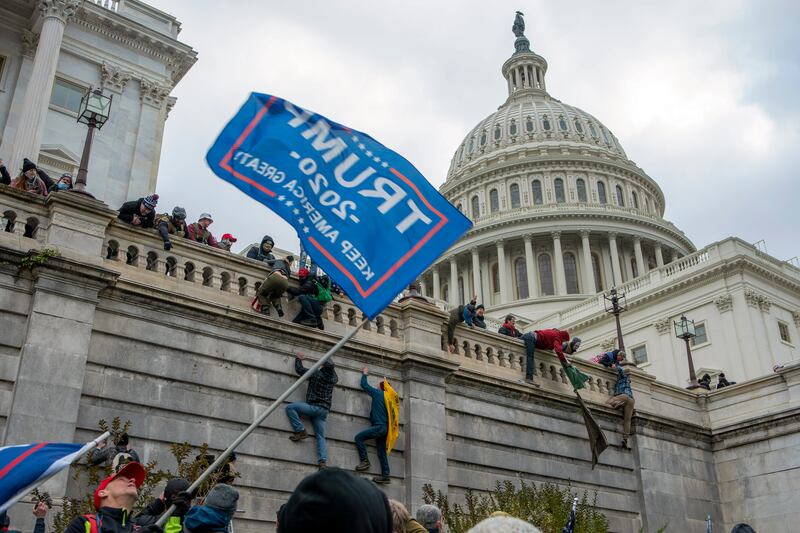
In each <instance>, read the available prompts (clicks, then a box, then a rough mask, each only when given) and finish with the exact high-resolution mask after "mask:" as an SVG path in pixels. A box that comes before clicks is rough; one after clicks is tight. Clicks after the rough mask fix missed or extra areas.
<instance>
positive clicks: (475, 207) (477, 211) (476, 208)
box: [472, 195, 481, 219]
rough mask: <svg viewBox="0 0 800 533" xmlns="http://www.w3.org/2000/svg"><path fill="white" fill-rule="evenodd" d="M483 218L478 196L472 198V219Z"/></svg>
mask: <svg viewBox="0 0 800 533" xmlns="http://www.w3.org/2000/svg"><path fill="white" fill-rule="evenodd" d="M480 216H481V203H480V200H478V196H477V195H475V196H473V197H472V218H473V219H476V218H478V217H480Z"/></svg>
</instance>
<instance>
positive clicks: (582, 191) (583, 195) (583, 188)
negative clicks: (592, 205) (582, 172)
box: [575, 178, 587, 202]
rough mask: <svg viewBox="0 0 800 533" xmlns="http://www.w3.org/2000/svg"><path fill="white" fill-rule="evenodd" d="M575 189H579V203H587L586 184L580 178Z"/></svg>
mask: <svg viewBox="0 0 800 533" xmlns="http://www.w3.org/2000/svg"><path fill="white" fill-rule="evenodd" d="M575 187H576V188H577V189H578V201H579V202H586V201H587V200H586V182H585V181H583V179H581V178H578V180H577V181H576V182H575Z"/></svg>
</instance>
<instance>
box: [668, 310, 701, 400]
mask: <svg viewBox="0 0 800 533" xmlns="http://www.w3.org/2000/svg"><path fill="white" fill-rule="evenodd" d="M674 324H675V336H676V337H677V338H679V339H683V341H684V342H685V343H686V357H687V358H688V360H689V386H688V387H686V388H687V389H698V388H700V384H699V383H697V375H696V374H695V373H694V362H693V361H692V348H691V347H690V346H689V339H691V338H692V337H694V336H695V330H694V320H688V319H687V318H686V316H684V315H681V320H680V322H674Z"/></svg>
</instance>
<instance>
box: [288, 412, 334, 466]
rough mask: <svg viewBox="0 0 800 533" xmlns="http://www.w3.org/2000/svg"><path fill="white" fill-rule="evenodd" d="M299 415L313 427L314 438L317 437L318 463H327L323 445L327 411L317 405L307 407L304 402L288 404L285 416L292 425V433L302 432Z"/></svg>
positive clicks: (325, 448)
mask: <svg viewBox="0 0 800 533" xmlns="http://www.w3.org/2000/svg"><path fill="white" fill-rule="evenodd" d="M300 415H304V416H305V417H306V418H308V419H309V420H310V421H311V425H312V426H314V436H316V437H317V451H318V453H319V458H318V459H317V460H318V461H325V462H327V461H328V446H327V444H326V443H325V420H327V418H328V410H327V409H325V408H324V407H320V406H319V405H309V404H307V403H305V402H295V403H290V404H289V405H287V406H286V416H287V417H289V423H290V424H291V425H292V431H294V432H295V433H297V432H298V431H303V429H305V428H304V427H303V423H302V422H301V421H300Z"/></svg>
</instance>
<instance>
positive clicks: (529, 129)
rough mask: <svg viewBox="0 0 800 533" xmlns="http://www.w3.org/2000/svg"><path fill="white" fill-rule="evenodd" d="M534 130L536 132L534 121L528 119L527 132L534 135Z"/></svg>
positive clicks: (526, 123) (526, 122)
mask: <svg viewBox="0 0 800 533" xmlns="http://www.w3.org/2000/svg"><path fill="white" fill-rule="evenodd" d="M533 130H534V126H533V119H532V118H531V117H528V120H526V121H525V131H527V132H528V133H532V132H533Z"/></svg>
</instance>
